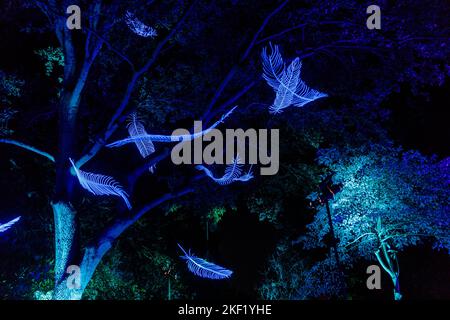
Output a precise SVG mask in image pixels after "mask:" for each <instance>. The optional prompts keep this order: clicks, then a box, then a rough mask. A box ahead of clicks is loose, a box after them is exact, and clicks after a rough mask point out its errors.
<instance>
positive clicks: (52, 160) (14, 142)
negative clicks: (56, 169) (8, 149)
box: [0, 139, 55, 162]
mask: <svg viewBox="0 0 450 320" xmlns="http://www.w3.org/2000/svg"><path fill="white" fill-rule="evenodd" d="M0 143H6V144H12V145H15V146H18V147H20V148H22V149H25V150H28V151H31V152H34V153H37V154H38V155H41V156H43V157H45V158H47V159H48V160H50V161H51V162H55V158H54V157H53V156H52V155H51V154H49V153H47V152H44V151H42V150H39V149H37V148H35V147H32V146H30V145H27V144H25V143H22V142H19V141H16V140H11V139H0Z"/></svg>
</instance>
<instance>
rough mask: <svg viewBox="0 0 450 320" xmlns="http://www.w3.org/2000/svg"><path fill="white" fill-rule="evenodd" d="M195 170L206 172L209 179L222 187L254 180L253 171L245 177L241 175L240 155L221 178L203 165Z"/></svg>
mask: <svg viewBox="0 0 450 320" xmlns="http://www.w3.org/2000/svg"><path fill="white" fill-rule="evenodd" d="M195 168H196V169H197V170H201V171H204V172H205V174H206V175H207V176H208V177H210V178H211V179H212V180H213V181H214V182H216V183H218V184H220V185H222V186H224V185H227V184H231V183H233V182H235V181H243V182H245V181H248V180H250V179H252V178H253V174H252V173H251V171H249V172H248V173H246V174H244V175H241V173H242V164H241V159H240V157H239V155H238V156H237V157H236V158H235V159H234V161H233V163H232V164H230V165H228V166H227V168H226V169H225V174H224V175H223V176H222V177H221V178H216V177H214V175H213V173H212V172H211V170H209V169H208V168H206V167H205V166H203V165H198V166H196V167H195ZM250 170H251V169H250Z"/></svg>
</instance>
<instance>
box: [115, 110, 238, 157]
mask: <svg viewBox="0 0 450 320" xmlns="http://www.w3.org/2000/svg"><path fill="white" fill-rule="evenodd" d="M236 108H237V106H235V107H233V108H232V109H231V110H230V111H228V112H227V113H226V114H224V115H223V116H222V117H221V118H220V119H219V120H218V121H216V122H215V123H214V124H213V125H212V126H211V127H209V128H208V129H206V130H203V131H200V132H195V133H193V134H182V135H159V134H144V135H138V136H134V137H129V138H125V139H122V140H118V141H115V142H112V143H110V144H107V145H106V146H107V147H108V148H116V147H121V146H123V145H126V144H128V143H136V141H137V140H140V139H150V140H151V141H153V142H165V143H168V142H180V141H190V140H194V139H197V138H199V137H201V136H203V135H206V134H208V132H210V131H211V130H212V129H214V128H215V127H217V126H218V125H219V124H220V123H222V122H223V121H224V120H225V119H226V118H228V117H229V116H230V114H231V113H233V111H234V109H236Z"/></svg>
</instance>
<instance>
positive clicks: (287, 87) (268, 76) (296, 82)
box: [261, 44, 327, 114]
mask: <svg viewBox="0 0 450 320" xmlns="http://www.w3.org/2000/svg"><path fill="white" fill-rule="evenodd" d="M270 48H271V51H272V52H271V54H270V55H268V54H267V48H264V49H263V51H262V54H261V56H262V62H263V78H264V79H265V80H266V81H267V83H268V84H269V85H270V86H271V87H272V88H273V89H274V90H275V93H276V97H275V101H274V103H273V105H272V106H270V107H269V112H270V113H273V114H276V113H280V112H282V111H283V109H285V108H287V107H289V106H291V105H293V106H295V107H303V106H304V105H306V104H307V103H309V102H312V101H314V100H317V99H319V98H323V97H327V94H325V93H322V92H319V91H317V90H314V89H311V88H309V87H308V86H307V85H306V84H305V82H303V80H302V79H301V78H300V74H301V68H302V62H301V61H300V59H299V58H296V59H294V61H292V63H291V64H290V65H289V66H288V67H287V68H286V66H285V64H284V62H283V58H282V57H281V54H280V51H279V49H278V46H277V45H275V47H273V46H272V44H270Z"/></svg>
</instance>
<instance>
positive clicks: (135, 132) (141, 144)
mask: <svg viewBox="0 0 450 320" xmlns="http://www.w3.org/2000/svg"><path fill="white" fill-rule="evenodd" d="M127 128H128V133H129V134H130V137H132V138H133V137H139V136H146V135H148V133H147V131H145V128H144V125H143V124H142V122H140V121H139V119H138V117H137V114H136V112H133V113H132V114H131V115H130V118H129V122H128V126H127ZM135 144H136V147H137V148H138V150H139V153H140V154H141V156H142V157H143V158H147V157H148V156H149V155H151V154H152V153H153V152H155V146H154V145H153V142H152V140H151V139H150V138H138V139H137V140H136V141H135ZM154 170H155V168H154V166H152V167H150V168H149V171H150V172H151V173H154Z"/></svg>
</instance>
